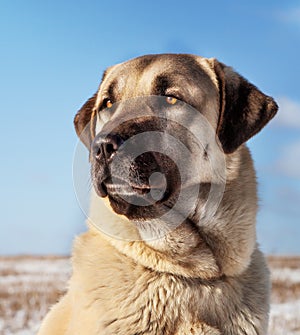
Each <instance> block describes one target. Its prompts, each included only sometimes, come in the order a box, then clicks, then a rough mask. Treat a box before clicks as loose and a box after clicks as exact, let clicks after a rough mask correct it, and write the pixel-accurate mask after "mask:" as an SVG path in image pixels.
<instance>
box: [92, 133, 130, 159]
mask: <svg viewBox="0 0 300 335" xmlns="http://www.w3.org/2000/svg"><path fill="white" fill-rule="evenodd" d="M123 142H124V141H123V139H122V137H121V136H119V135H117V134H110V135H107V136H106V137H102V136H98V137H96V138H95V140H94V142H93V146H92V153H93V156H94V158H95V159H97V160H99V159H100V158H101V156H102V155H103V156H104V157H105V159H106V160H107V161H109V160H110V159H111V158H112V157H113V155H114V153H115V152H116V151H117V150H118V149H119V147H120V146H121V145H122V144H123Z"/></svg>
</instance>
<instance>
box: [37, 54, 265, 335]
mask: <svg viewBox="0 0 300 335" xmlns="http://www.w3.org/2000/svg"><path fill="white" fill-rule="evenodd" d="M201 62H202V63H203V62H205V61H203V60H202V61H201ZM207 64H208V65H207ZM119 66H120V65H118V67H119ZM202 66H204V65H203V64H202ZM205 69H206V71H207V72H210V71H212V70H211V68H210V65H209V62H205ZM211 76H212V80H213V82H214V83H215V85H217V81H216V77H215V76H214V75H213V74H211ZM127 94H128V95H129V92H128V93H127ZM97 99H98V100H99V99H100V98H99V97H98V98H97ZM105 201H106V200H104V201H103V200H100V199H99V197H98V196H97V195H96V194H94V193H93V194H92V200H91V208H90V217H89V219H88V222H87V224H88V231H87V232H86V233H84V234H82V235H80V236H79V237H77V238H76V240H75V243H74V248H73V256H72V264H73V274H72V277H71V279H70V282H69V287H68V292H67V294H66V295H65V296H64V297H63V298H62V299H61V300H60V302H58V304H57V305H55V306H54V307H53V308H52V309H51V311H50V312H49V314H48V315H47V317H46V318H45V320H44V321H43V323H42V326H41V329H40V331H39V333H38V334H39V335H100V334H101V335H108V334H118V335H123V334H124V335H135V334H136V335H137V334H149V335H150V334H151V335H153V334H164V335H192V334H199V335H221V334H224V335H228V334H231V335H239V334H247V335H257V334H259V335H263V334H266V329H267V322H268V308H269V300H268V299H269V273H268V270H267V267H266V264H265V261H264V257H263V255H262V254H261V252H260V251H259V250H258V248H257V244H256V231H255V216H256V211H257V196H256V180H255V172H254V168H253V164H252V159H251V156H250V153H249V150H248V149H247V147H246V146H245V145H242V146H240V147H239V149H237V150H236V151H235V152H233V153H231V154H228V155H226V188H225V192H224V195H223V198H222V201H221V203H220V206H219V208H218V210H217V212H216V214H215V215H214V217H213V218H212V219H211V221H210V223H209V225H203V226H200V227H199V233H198V234H194V232H192V231H190V227H189V226H188V225H185V223H182V225H180V226H179V227H177V228H176V229H175V230H174V231H172V232H170V233H169V234H168V235H167V236H166V237H164V238H163V243H161V244H160V241H156V242H155V243H156V244H153V245H152V244H151V243H149V242H145V241H143V240H142V239H141V237H140V233H139V231H138V229H137V228H136V226H135V225H134V224H132V223H131V222H130V221H129V220H128V219H127V218H126V217H125V216H121V215H117V214H115V213H114V212H113V211H112V210H111V209H110V206H109V204H108V203H106V204H104V202H105ZM95 222H97V226H98V228H96V227H95V226H94V223H95ZM99 224H100V227H102V228H101V229H100V230H99ZM101 230H102V231H103V232H104V231H105V232H107V231H109V232H110V233H111V234H110V235H108V234H106V233H103V232H102V231H101ZM116 237H117V238H116ZM153 243H154V242H153ZM168 246H173V247H174V246H176V256H175V254H172V252H171V251H170V250H169V249H168Z"/></svg>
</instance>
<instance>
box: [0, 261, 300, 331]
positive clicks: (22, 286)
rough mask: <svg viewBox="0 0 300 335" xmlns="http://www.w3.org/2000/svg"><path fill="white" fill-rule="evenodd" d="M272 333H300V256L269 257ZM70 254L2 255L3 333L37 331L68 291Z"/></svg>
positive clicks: (0, 310) (0, 323) (0, 309)
mask: <svg viewBox="0 0 300 335" xmlns="http://www.w3.org/2000/svg"><path fill="white" fill-rule="evenodd" d="M269 265H270V269H271V274H272V283H273V291H272V306H271V315H270V330H269V335H300V257H293V258H287V257H285V258H283V257H270V258H269ZM70 273H71V267H70V261H69V259H68V258H58V257H25V256H24V257H1V258H0V335H12V334H14V335H33V334H36V332H37V329H38V327H39V324H40V320H41V319H42V318H43V316H44V315H45V314H46V312H47V310H48V308H49V306H50V305H52V304H53V303H54V302H55V301H57V299H58V298H59V296H60V295H61V294H62V293H63V292H64V291H65V287H66V283H67V279H68V277H69V275H70Z"/></svg>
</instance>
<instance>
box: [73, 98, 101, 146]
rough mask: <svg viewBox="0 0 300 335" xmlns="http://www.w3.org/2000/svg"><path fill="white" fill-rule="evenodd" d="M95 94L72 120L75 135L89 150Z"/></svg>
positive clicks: (93, 118) (91, 138)
mask: <svg viewBox="0 0 300 335" xmlns="http://www.w3.org/2000/svg"><path fill="white" fill-rule="evenodd" d="M96 97H97V94H96V93H95V94H94V95H93V96H92V97H91V98H90V99H89V100H88V101H87V102H86V103H85V104H84V105H83V106H82V107H81V109H80V110H79V111H78V112H77V114H76V115H75V118H74V126H75V130H76V133H77V135H78V137H79V138H80V140H81V141H82V142H83V144H84V145H85V146H86V147H87V148H88V149H90V146H91V143H92V140H93V132H94V129H95V128H94V126H95V125H94V123H95V121H96V120H95V119H96V118H95V117H94V107H95V103H96Z"/></svg>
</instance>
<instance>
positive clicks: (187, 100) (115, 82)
mask: <svg viewBox="0 0 300 335" xmlns="http://www.w3.org/2000/svg"><path fill="white" fill-rule="evenodd" d="M276 111H277V105H276V103H275V102H274V100H273V99H272V98H271V97H269V96H266V95H265V94H263V93H262V92H260V91H259V90H258V89H257V88H256V87H255V86H254V85H252V84H251V83H249V82H248V81H247V80H245V79H244V78H243V77H241V76H240V75H239V74H237V73H236V72H235V71H234V70H233V69H232V68H230V67H227V66H226V65H224V64H222V63H220V62H218V61H217V60H215V59H205V58H201V57H198V56H192V55H179V54H163V55H149V56H143V57H139V58H136V59H133V60H130V61H128V62H125V63H122V64H118V65H115V66H113V67H111V68H109V69H107V70H106V71H105V73H104V75H103V78H102V82H101V85H100V87H99V89H98V91H97V92H96V94H95V95H94V96H93V97H92V98H90V99H89V100H88V101H87V102H86V103H85V104H84V105H83V107H82V108H81V109H80V111H79V112H78V113H77V115H76V117H75V121H74V122H75V128H76V132H77V134H78V136H79V137H80V139H81V140H82V142H83V143H84V144H85V145H86V146H87V148H88V149H89V150H90V160H91V164H92V180H93V184H94V188H95V190H96V192H97V194H98V195H99V196H100V197H108V198H109V200H110V204H111V207H112V208H113V210H114V211H115V212H116V213H118V214H124V215H126V216H127V217H128V218H129V219H133V220H145V219H153V218H156V217H161V216H162V215H164V214H165V212H166V211H167V210H168V209H170V208H172V207H173V206H174V204H176V202H178V199H179V198H180V192H181V190H182V189H185V190H186V192H187V193H186V194H189V192H191V194H194V193H195V192H196V193H197V195H198V193H199V190H198V189H197V188H196V189H195V186H197V185H198V186H199V184H207V185H210V184H211V183H212V177H211V174H210V173H209V171H211V168H210V167H209V165H210V164H211V161H210V162H208V163H206V161H207V160H208V159H207V157H208V156H209V154H211V151H213V150H216V149H215V148H216V147H215V146H214V145H213V144H212V143H211V142H212V137H211V133H213V135H214V136H213V139H215V140H216V142H215V143H217V144H218V148H219V149H221V150H222V152H224V154H225V155H230V154H232V153H234V152H235V151H236V150H237V149H238V148H239V147H240V146H241V145H242V144H243V143H244V142H245V141H247V140H248V139H249V138H250V137H252V136H253V135H254V134H256V133H257V132H258V131H259V130H260V129H261V128H262V127H263V126H264V125H265V124H266V123H267V122H268V121H269V120H270V119H271V118H272V117H273V116H274V115H275V113H276ZM195 113H196V114H195ZM197 115H198V116H199V117H198V116H197ZM199 120H202V121H203V120H205V121H203V122H202V121H201V122H202V124H201V127H200V128H198V130H194V131H192V133H191V132H189V130H188V129H197V125H198V123H199ZM205 122H207V123H205ZM208 129H209V130H208ZM195 132H196V133H195ZM197 132H198V133H202V140H201V143H200V145H199V143H197V139H196V137H197ZM206 132H207V133H206ZM176 139H177V140H176ZM180 143H181V144H183V145H184V147H185V148H186V150H183V149H182V147H180V145H181V144H180ZM179 165H180V166H179ZM182 167H185V172H184V174H185V175H184V176H183V174H182ZM204 189H205V188H204ZM187 202H188V199H186V200H183V202H182V204H181V207H180V206H179V211H180V208H184V207H186V206H187ZM191 210H192V209H191Z"/></svg>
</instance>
